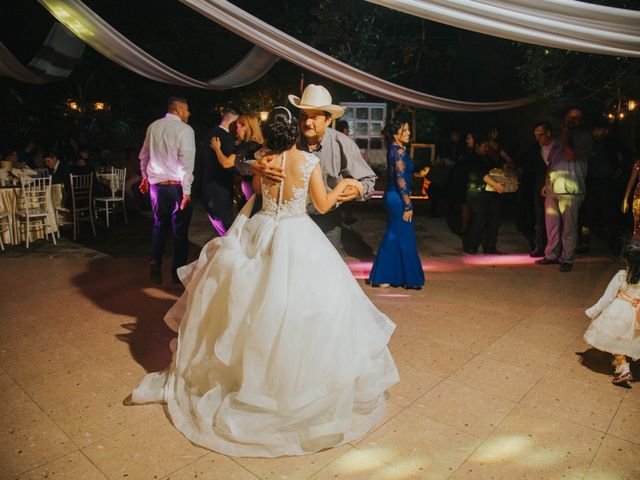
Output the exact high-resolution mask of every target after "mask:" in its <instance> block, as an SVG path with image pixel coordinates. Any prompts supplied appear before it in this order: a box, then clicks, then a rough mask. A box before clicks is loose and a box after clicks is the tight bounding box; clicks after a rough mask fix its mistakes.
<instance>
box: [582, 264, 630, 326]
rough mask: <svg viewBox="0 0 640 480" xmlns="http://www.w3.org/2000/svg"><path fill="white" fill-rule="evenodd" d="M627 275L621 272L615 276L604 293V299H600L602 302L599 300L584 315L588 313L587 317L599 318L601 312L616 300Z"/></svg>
mask: <svg viewBox="0 0 640 480" xmlns="http://www.w3.org/2000/svg"><path fill="white" fill-rule="evenodd" d="M626 274H627V272H625V271H624V270H620V271H619V272H618V273H616V274H615V275H614V276H613V278H612V279H611V281H610V282H609V285H608V286H607V289H606V290H605V291H604V295H602V298H600V300H598V302H597V303H596V304H595V305H594V306H592V307H591V308H588V309H587V310H585V312H584V313H586V315H587V317H589V318H595V317H597V316H598V315H599V314H600V312H602V311H603V310H604V309H605V308H606V307H607V305H609V304H610V303H611V302H613V301H614V300H615V298H616V296H617V295H618V291H619V290H620V286H621V285H622V281H623V280H624V277H625V275H626Z"/></svg>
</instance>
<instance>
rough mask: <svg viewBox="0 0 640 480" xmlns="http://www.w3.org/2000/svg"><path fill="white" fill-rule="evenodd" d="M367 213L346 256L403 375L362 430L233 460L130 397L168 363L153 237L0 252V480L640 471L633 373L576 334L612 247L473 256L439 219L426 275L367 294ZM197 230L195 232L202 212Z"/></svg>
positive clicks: (426, 229) (172, 293) (424, 223)
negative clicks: (554, 255) (412, 284)
mask: <svg viewBox="0 0 640 480" xmlns="http://www.w3.org/2000/svg"><path fill="white" fill-rule="evenodd" d="M357 215H358V217H359V220H358V222H357V223H356V224H355V226H354V229H353V231H354V233H351V232H347V237H351V240H354V239H355V241H356V243H352V244H351V247H353V248H351V247H349V248H347V255H346V260H347V261H348V262H349V264H350V265H351V267H352V270H353V272H354V275H355V276H356V277H359V278H360V279H359V281H360V282H361V284H362V285H363V288H364V290H365V292H366V293H367V294H368V295H369V297H370V298H371V299H372V301H373V302H374V303H375V304H376V305H377V306H378V307H379V308H380V309H381V310H383V311H384V312H386V313H387V314H389V315H390V316H391V317H392V319H393V320H394V321H395V322H396V323H397V331H396V333H395V334H394V336H393V339H392V341H391V344H390V348H391V350H392V352H393V355H394V358H395V360H396V362H397V364H398V368H399V371H400V376H401V381H400V383H399V384H398V385H397V386H395V387H394V388H393V389H392V390H391V391H390V397H389V400H390V403H389V406H388V409H387V412H386V415H385V418H384V420H383V422H382V423H381V424H380V425H379V426H378V427H377V428H376V429H375V430H373V431H372V432H370V433H369V434H368V435H367V436H366V437H364V438H362V439H360V440H359V441H357V442H353V443H352V444H349V445H345V446H342V447H340V448H336V449H332V450H328V451H324V452H321V453H318V454H315V455H310V456H306V457H295V458H280V459H247V458H231V457H226V456H224V455H219V454H217V453H215V452H209V451H207V450H205V449H202V448H199V447H196V446H193V445H191V444H190V443H189V442H188V441H187V440H186V439H185V438H184V437H183V436H182V435H181V434H180V433H178V432H177V431H176V430H175V429H174V428H173V427H172V426H171V424H170V422H169V420H168V419H167V417H166V416H165V414H164V412H163V409H162V407H161V406H159V405H151V406H138V407H125V406H123V405H122V400H123V399H124V398H125V397H126V396H127V395H128V394H129V393H130V391H131V389H132V388H133V387H135V386H136V384H137V382H138V381H139V380H140V379H141V378H142V376H143V375H144V373H145V371H151V370H158V369H161V368H163V367H164V366H166V365H167V363H168V362H169V351H168V348H167V344H168V341H169V339H170V338H171V332H169V331H168V329H167V328H166V327H164V325H163V324H162V315H163V313H164V312H165V311H166V310H167V308H168V307H169V306H170V305H171V303H172V302H173V301H174V300H175V298H177V295H178V294H179V290H178V289H177V288H174V287H169V286H165V287H162V288H156V287H152V286H151V285H150V284H149V283H148V282H147V279H146V274H147V270H146V262H145V258H144V257H145V256H144V254H140V252H141V251H144V250H146V246H145V247H141V246H140V245H139V244H136V245H134V244H133V243H131V249H130V251H131V254H130V255H127V254H126V252H127V248H128V247H127V244H126V242H127V241H130V242H133V241H136V242H138V243H139V242H140V240H141V239H142V240H143V241H146V237H145V234H144V232H142V233H138V234H137V235H132V236H131V239H133V240H127V237H128V235H127V234H126V232H127V228H135V227H131V226H129V227H124V226H119V227H114V228H115V229H116V231H117V229H118V228H120V232H121V233H120V234H119V236H118V241H119V242H125V243H124V244H121V245H120V246H119V247H118V253H117V254H109V253H108V252H106V253H105V251H104V250H103V251H99V250H94V249H92V248H87V247H83V246H78V245H77V244H71V243H70V242H68V241H67V242H66V243H65V241H64V239H63V241H62V242H61V243H62V245H61V246H60V247H57V248H53V247H48V246H44V247H40V248H39V249H38V248H35V249H34V250H33V251H30V252H24V250H21V249H20V248H16V247H14V248H12V249H11V251H10V252H9V253H7V254H4V255H0V271H1V272H2V276H1V279H0V287H1V288H0V318H1V319H0V479H16V478H20V479H44V478H53V479H71V480H76V479H105V478H107V479H124V478H126V479H173V480H178V479H195V478H198V479H238V480H245V479H257V478H259V479H273V480H278V479H288V480H293V479H306V478H312V479H316V480H320V479H381V480H392V479H393V480H400V479H419V478H423V479H445V478H454V479H459V478H464V479H485V478H486V479H526V478H532V479H533V478H535V479H561V478H562V479H589V480H592V479H593V480H595V479H604V480H612V479H638V478H640V460H639V459H640V384H635V385H634V386H633V388H632V389H629V390H626V389H621V388H617V387H614V386H613V385H611V383H610V372H609V364H608V362H609V358H608V356H607V355H603V354H600V353H598V352H595V351H593V350H588V348H587V345H586V344H584V342H583V341H582V340H581V335H582V332H583V331H584V329H585V327H586V326H587V319H586V317H585V316H584V314H583V310H584V308H586V307H587V306H589V305H591V303H593V302H594V301H595V300H596V299H597V298H598V297H599V295H600V294H601V293H602V291H603V289H604V287H605V285H606V283H607V282H608V280H609V279H610V277H611V276H612V274H613V273H614V272H615V271H616V269H618V268H619V267H620V264H619V262H618V261H617V260H616V259H614V258H613V257H610V256H608V255H607V254H606V252H605V251H604V250H603V249H602V248H600V249H596V251H595V256H591V257H587V258H582V259H580V260H579V261H578V263H577V265H576V267H575V268H574V270H573V271H572V272H570V273H566V274H560V273H559V272H558V271H557V268H556V267H553V266H551V267H540V266H535V265H533V261H532V259H530V258H529V257H528V256H526V255H523V254H522V252H523V251H526V245H525V243H524V241H523V240H522V238H521V237H520V236H519V235H518V234H517V233H516V232H515V231H514V229H513V227H511V226H510V225H509V224H505V225H504V226H503V228H502V234H501V241H500V247H501V249H502V250H504V251H505V252H507V253H509V254H508V255H504V256H463V255H461V254H460V245H459V240H458V238H457V237H456V236H455V235H452V234H451V233H450V232H449V231H448V229H447V228H446V226H445V225H444V222H443V221H442V220H441V219H432V218H427V217H418V218H417V219H416V229H417V236H418V243H419V246H420V250H421V253H422V255H423V259H424V262H425V268H426V272H427V277H428V284H427V286H426V288H424V289H423V290H421V291H404V290H394V289H390V290H379V289H372V288H370V287H368V286H366V285H365V284H364V282H363V280H362V279H363V278H364V277H365V276H366V272H367V265H368V262H370V258H366V255H365V256H364V257H363V256H362V255H359V254H358V248H360V251H362V248H361V247H363V245H364V244H362V240H363V241H364V242H365V243H366V244H368V245H369V246H371V247H373V248H374V249H375V247H376V246H377V244H378V243H379V241H380V238H381V235H382V231H383V229H384V221H385V219H384V216H383V215H381V214H379V213H378V214H374V213H373V212H372V211H371V209H369V210H365V209H360V210H359V211H358V212H357ZM195 225H196V227H195V231H194V235H193V236H192V237H194V238H196V239H198V240H199V243H200V244H201V243H202V242H203V241H204V240H205V239H206V238H207V236H208V234H207V230H206V223H203V222H200V223H198V222H196V223H195ZM147 227H148V225H147V224H145V225H144V228H147ZM145 231H146V230H145ZM123 232H124V233H123ZM356 234H359V235H360V236H358V235H356ZM360 238H361V239H362V240H359V239H360ZM357 242H361V244H360V245H359V247H358V243H357ZM354 245H355V247H354ZM364 246H365V247H366V245H364ZM365 250H366V249H365ZM123 252H124V253H123ZM356 257H361V258H356ZM576 352H586V353H584V355H582V356H580V355H576Z"/></svg>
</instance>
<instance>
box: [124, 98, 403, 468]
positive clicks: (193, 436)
mask: <svg viewBox="0 0 640 480" xmlns="http://www.w3.org/2000/svg"><path fill="white" fill-rule="evenodd" d="M297 135H298V126H297V121H296V119H295V118H292V115H291V112H289V110H288V109H286V108H284V107H277V108H275V109H274V110H272V111H271V113H270V116H269V119H268V121H267V124H266V127H265V140H266V145H267V147H268V148H269V149H271V150H272V151H276V152H281V154H279V155H277V156H276V157H275V160H273V162H274V165H275V166H281V167H282V168H283V170H284V173H285V180H284V182H282V183H280V184H275V183H270V182H268V181H267V180H261V179H259V178H258V179H257V181H254V186H255V187H258V191H259V190H260V189H261V190H262V195H263V207H262V210H261V211H260V212H259V213H257V214H256V215H254V216H253V217H252V218H248V215H249V213H248V212H250V211H251V206H252V203H253V202H249V204H247V205H246V206H245V208H244V209H243V211H242V212H241V213H240V215H239V216H238V218H237V219H236V221H235V222H234V224H233V226H232V227H231V228H230V229H229V231H228V233H227V235H226V236H225V237H222V238H216V239H214V240H212V241H210V242H209V243H207V244H206V245H205V246H204V248H203V249H202V252H201V254H200V258H199V259H198V260H197V261H196V262H194V263H192V264H190V265H187V266H185V267H182V268H181V269H180V270H179V271H178V274H179V276H180V278H181V280H182V282H183V283H184V285H185V292H184V294H183V295H182V297H181V298H180V299H179V300H178V301H177V303H176V304H175V305H174V306H173V307H172V308H171V310H170V311H169V312H168V313H167V316H166V318H165V321H166V322H167V324H168V325H169V326H170V327H172V328H173V329H174V330H176V331H178V342H177V348H176V350H175V352H174V356H173V361H172V363H171V365H170V366H169V367H168V368H167V370H165V371H163V372H157V373H150V374H148V375H147V376H146V377H145V378H144V379H143V381H142V383H141V384H140V385H139V386H138V387H137V388H136V389H135V390H134V392H133V394H132V397H131V399H132V402H133V403H149V402H160V403H166V404H167V410H168V414H169V415H170V417H171V420H172V421H173V424H174V425H175V427H176V428H177V429H178V430H180V431H181V432H182V433H183V434H184V435H185V436H186V437H188V438H189V439H190V440H191V441H192V442H193V443H195V444H198V445H201V446H203V447H206V448H209V449H212V450H215V451H217V452H221V453H224V454H227V455H233V456H251V457H254V456H255V457H277V456H281V455H305V454H309V453H313V452H316V451H318V450H321V449H324V448H328V447H335V446H338V445H341V444H344V443H347V442H349V441H351V440H354V439H356V438H358V437H360V436H362V435H364V434H365V433H366V432H367V431H369V430H370V429H371V428H372V427H373V426H374V425H375V424H376V423H377V422H379V421H380V419H381V418H382V415H383V411H384V408H385V403H386V401H385V391H386V390H388V389H389V388H390V387H391V386H392V385H393V384H395V383H396V382H397V381H398V373H397V370H396V367H395V364H394V362H393V359H392V358H391V354H390V353H389V350H388V349H387V343H388V341H389V337H390V336H391V333H392V332H393V330H394V328H395V325H394V324H393V323H392V322H391V321H390V320H389V318H388V317H387V316H386V315H384V314H383V313H381V312H380V311H379V310H378V309H377V308H376V307H375V306H374V305H373V304H372V303H371V301H370V300H369V299H368V298H367V297H366V295H365V294H364V293H363V291H362V289H361V288H360V286H359V285H358V283H357V282H356V280H355V279H354V278H353V276H352V274H351V272H350V270H349V268H348V267H347V265H346V264H345V263H344V261H343V259H342V258H341V256H340V255H339V254H338V252H337V251H336V250H335V248H334V247H333V246H332V245H331V243H330V242H329V240H328V239H327V238H326V237H325V236H324V234H323V233H322V231H321V230H320V229H319V228H318V227H317V226H316V224H315V223H314V222H313V221H312V220H311V219H310V218H309V217H308V216H307V214H306V206H307V198H308V196H309V197H310V198H311V200H312V201H313V203H314V205H315V207H316V208H317V210H318V211H320V212H325V211H327V210H328V209H330V208H331V207H332V206H333V205H335V203H336V201H337V197H338V195H339V194H340V193H341V192H342V191H343V190H344V189H345V188H346V187H347V186H348V185H353V186H359V183H358V182H357V181H356V180H352V179H345V180H342V181H341V182H340V183H339V184H338V185H337V186H336V188H335V189H334V190H332V191H331V192H327V191H326V190H325V186H324V181H323V178H322V173H321V171H320V166H319V165H318V158H317V157H315V156H314V155H312V154H310V153H306V152H302V151H299V150H297V149H296V147H295V140H296V138H297Z"/></svg>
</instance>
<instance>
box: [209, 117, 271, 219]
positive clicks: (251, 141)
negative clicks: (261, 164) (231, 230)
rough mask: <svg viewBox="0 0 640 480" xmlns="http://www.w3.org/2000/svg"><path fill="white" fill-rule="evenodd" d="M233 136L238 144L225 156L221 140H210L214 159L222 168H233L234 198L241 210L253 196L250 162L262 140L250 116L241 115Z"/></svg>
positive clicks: (255, 119) (258, 126) (258, 125)
mask: <svg viewBox="0 0 640 480" xmlns="http://www.w3.org/2000/svg"><path fill="white" fill-rule="evenodd" d="M235 125H236V128H235V134H236V138H237V140H238V141H239V143H238V144H237V145H236V147H235V149H234V151H233V153H232V154H231V155H225V153H224V152H223V151H222V140H221V139H220V138H218V137H213V138H212V139H211V148H213V150H214V152H215V154H216V157H217V158H218V160H220V161H221V162H222V165H223V167H225V168H231V167H235V172H234V192H235V193H234V198H235V201H236V204H237V206H238V208H242V206H243V205H244V204H245V202H246V201H247V200H248V199H249V197H251V195H253V189H252V188H251V178H252V176H253V172H252V171H251V164H250V163H249V162H250V161H251V160H254V159H255V154H256V152H257V151H258V150H260V149H261V148H262V144H263V143H264V138H263V136H262V131H261V130H260V124H259V123H258V119H257V118H256V117H254V116H252V115H247V114H243V115H240V116H239V117H238V119H237V120H236V123H235Z"/></svg>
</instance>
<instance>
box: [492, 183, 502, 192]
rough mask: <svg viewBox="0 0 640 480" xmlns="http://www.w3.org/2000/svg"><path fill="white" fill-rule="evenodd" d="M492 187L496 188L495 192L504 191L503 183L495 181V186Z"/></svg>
mask: <svg viewBox="0 0 640 480" xmlns="http://www.w3.org/2000/svg"><path fill="white" fill-rule="evenodd" d="M494 188H495V189H496V192H498V193H504V190H505V184H504V183H496V186H495V187H494Z"/></svg>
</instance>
